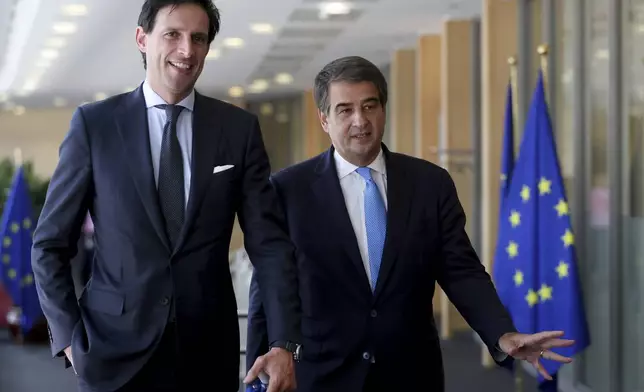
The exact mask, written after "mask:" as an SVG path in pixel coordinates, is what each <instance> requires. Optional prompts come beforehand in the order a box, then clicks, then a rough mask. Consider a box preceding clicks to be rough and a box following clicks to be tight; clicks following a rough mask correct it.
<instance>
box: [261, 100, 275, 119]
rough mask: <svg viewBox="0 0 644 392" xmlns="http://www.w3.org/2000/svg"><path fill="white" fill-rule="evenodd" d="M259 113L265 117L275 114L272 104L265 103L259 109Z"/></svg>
mask: <svg viewBox="0 0 644 392" xmlns="http://www.w3.org/2000/svg"><path fill="white" fill-rule="evenodd" d="M259 112H260V113H261V114H262V115H264V116H270V115H271V114H273V105H272V104H271V103H270V102H266V103H263V104H262V105H261V106H260V107H259Z"/></svg>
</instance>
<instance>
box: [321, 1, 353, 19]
mask: <svg viewBox="0 0 644 392" xmlns="http://www.w3.org/2000/svg"><path fill="white" fill-rule="evenodd" d="M350 12H351V6H350V5H349V3H344V2H340V1H335V2H331V3H322V4H320V14H319V16H320V18H321V19H326V18H328V17H329V15H346V14H348V13H350Z"/></svg>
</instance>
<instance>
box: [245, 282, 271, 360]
mask: <svg viewBox="0 0 644 392" xmlns="http://www.w3.org/2000/svg"><path fill="white" fill-rule="evenodd" d="M268 349H269V346H268V335H267V329H266V314H264V306H263V305H262V298H261V294H260V291H259V283H258V282H257V275H256V274H255V272H254V271H253V276H252V277H251V280H250V291H249V295H248V328H247V331H246V369H247V370H248V369H250V368H251V367H252V366H253V364H254V363H255V361H256V360H257V358H258V357H260V356H262V355H264V354H266V353H267V352H268Z"/></svg>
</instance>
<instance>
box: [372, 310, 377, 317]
mask: <svg viewBox="0 0 644 392" xmlns="http://www.w3.org/2000/svg"><path fill="white" fill-rule="evenodd" d="M377 316H378V312H377V311H376V309H373V310H372V311H371V317H377Z"/></svg>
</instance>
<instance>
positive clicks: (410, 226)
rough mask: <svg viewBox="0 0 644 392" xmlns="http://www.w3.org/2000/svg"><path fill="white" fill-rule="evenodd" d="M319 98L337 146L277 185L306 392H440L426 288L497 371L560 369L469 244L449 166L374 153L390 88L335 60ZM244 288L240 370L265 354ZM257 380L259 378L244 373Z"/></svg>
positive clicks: (353, 60)
mask: <svg viewBox="0 0 644 392" xmlns="http://www.w3.org/2000/svg"><path fill="white" fill-rule="evenodd" d="M314 96H315V100H316V103H317V106H318V108H319V114H320V121H321V123H322V127H323V128H324V130H325V131H326V132H327V133H328V134H329V136H330V138H331V141H332V144H333V145H332V147H331V148H330V149H329V150H328V151H326V152H324V153H322V154H321V155H318V156H317V157H314V158H312V159H310V160H307V161H305V162H302V163H300V164H297V165H295V166H292V167H290V168H287V169H285V170H283V171H281V172H280V173H278V174H275V175H274V176H273V177H272V183H273V185H274V186H275V188H276V190H277V193H278V195H279V198H280V201H281V205H282V207H283V208H284V210H285V213H286V216H287V221H288V231H289V234H290V236H291V238H292V240H293V242H294V244H295V246H296V249H297V251H296V258H297V267H298V276H299V281H300V282H299V292H300V297H301V301H302V335H303V342H302V343H303V347H304V348H303V356H302V360H301V362H300V363H297V364H296V377H297V385H298V390H299V391H302V392H318V391H319V392H321V391H329V392H330V391H333V392H344V391H346V392H356V391H413V390H423V391H429V390H431V391H435V392H439V391H443V390H444V379H443V378H444V377H443V365H442V358H441V350H440V342H439V337H438V332H437V330H436V325H435V321H434V318H433V311H432V297H433V295H434V287H435V282H438V283H439V284H440V285H441V287H442V288H443V289H444V290H445V292H446V293H447V295H448V297H449V298H450V300H451V301H452V302H453V303H454V304H455V305H456V307H457V308H458V310H459V311H460V313H461V314H462V315H463V316H464V318H465V319H466V320H467V322H468V323H469V324H470V325H471V326H472V328H473V329H474V330H475V331H476V332H477V333H478V334H479V336H480V337H481V338H482V340H483V342H485V344H486V345H487V346H488V347H489V350H490V352H491V354H492V355H493V356H494V358H495V360H496V361H497V362H498V363H500V364H501V363H505V362H506V361H509V360H510V358H509V357H510V356H513V357H514V358H519V359H525V360H527V361H529V362H531V363H533V364H534V365H535V366H536V367H537V368H538V369H539V370H540V371H541V372H542V373H545V371H544V370H543V369H542V367H541V365H540V364H539V358H540V356H543V357H545V358H547V359H552V360H558V361H564V362H568V361H569V360H570V359H569V358H564V357H561V356H559V355H557V354H555V353H553V352H552V351H549V349H550V348H553V347H560V346H565V345H569V344H571V343H572V342H571V341H569V340H563V339H559V337H560V336H562V333H561V332H543V333H540V334H536V335H524V334H520V333H517V331H516V330H515V328H514V325H513V323H512V321H511V319H510V316H509V315H508V313H506V310H505V309H504V307H503V305H502V304H501V302H500V300H499V298H498V296H497V293H496V291H495V289H494V286H493V284H492V281H491V279H490V277H489V275H488V274H487V273H486V271H485V269H484V268H483V266H482V265H481V263H480V261H479V259H478V258H477V255H476V253H475V252H474V249H473V248H472V246H471V244H470V241H469V239H468V237H467V235H466V233H465V214H464V212H463V209H462V207H461V204H460V202H459V199H458V196H457V193H456V188H455V186H454V183H453V181H452V179H451V177H450V175H449V174H448V173H447V171H445V170H444V169H442V168H440V167H438V166H436V165H434V164H432V163H429V162H427V161H424V160H421V159H417V158H413V157H409V156H406V155H402V154H397V153H393V152H390V151H389V150H387V148H386V147H385V146H384V144H382V136H383V133H384V126H385V105H386V103H387V85H386V81H385V78H384V76H383V75H382V73H381V72H380V71H379V70H378V68H377V67H376V66H374V65H373V64H372V63H370V62H369V61H367V60H365V59H363V58H360V57H346V58H341V59H338V60H336V61H333V62H331V63H330V64H328V65H327V66H325V67H324V69H323V70H322V71H321V72H320V73H319V74H318V76H317V77H316V79H315V87H314ZM258 277H261V275H256V276H254V277H253V281H252V285H251V293H250V306H249V307H250V309H249V318H248V337H247V353H248V354H247V358H248V359H247V366H250V365H252V364H253V363H254V361H255V358H256V357H259V356H261V354H263V353H264V352H266V350H267V344H268V343H267V342H268V336H267V335H266V318H265V314H268V315H269V317H268V319H269V320H270V317H271V312H272V311H271V309H269V308H268V307H267V306H265V305H267V303H266V302H265V301H264V299H265V298H264V296H263V294H262V293H261V291H260V288H261V287H262V286H263V283H262V281H261V279H257V278H258ZM251 373H252V375H254V374H255V369H251Z"/></svg>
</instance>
